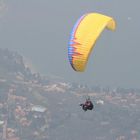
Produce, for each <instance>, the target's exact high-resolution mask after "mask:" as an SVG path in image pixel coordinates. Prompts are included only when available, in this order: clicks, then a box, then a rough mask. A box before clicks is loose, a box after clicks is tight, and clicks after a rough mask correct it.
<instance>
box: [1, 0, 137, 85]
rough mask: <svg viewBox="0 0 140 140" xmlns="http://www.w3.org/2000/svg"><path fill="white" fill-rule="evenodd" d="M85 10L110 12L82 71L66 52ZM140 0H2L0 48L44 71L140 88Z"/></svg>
mask: <svg viewBox="0 0 140 140" xmlns="http://www.w3.org/2000/svg"><path fill="white" fill-rule="evenodd" d="M88 12H99V13H103V14H106V15H109V16H112V17H114V19H115V20H116V22H117V29H116V31H115V32H111V31H108V30H105V31H104V32H103V34H102V35H101V37H100V38H99V40H98V41H97V43H96V47H95V49H94V52H93V53H92V55H91V56H90V59H89V63H88V65H87V69H86V71H85V72H84V73H77V72H75V71H73V69H72V68H71V66H70V64H69V62H68V56H67V46H68V42H69V37H70V32H71V30H72V28H73V25H74V24H75V22H76V21H77V19H78V18H79V17H80V16H81V15H83V14H85V13H88ZM139 12H140V1H139V0H135V1H132V0H123V1H122V0H112V1H111V0H69V1H68V0H0V47H1V48H9V49H10V50H14V51H17V52H18V53H20V54H21V55H23V56H25V57H26V58H27V59H28V60H29V61H30V62H31V63H32V65H33V66H34V68H35V69H36V70H37V71H39V72H40V73H42V74H45V75H50V74H51V75H56V76H60V77H63V78H64V79H66V81H71V82H82V83H85V84H90V85H103V86H123V87H140V86H139V85H140V84H139V83H140V65H139V63H140V14H139Z"/></svg>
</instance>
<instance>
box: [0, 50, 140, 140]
mask: <svg viewBox="0 0 140 140" xmlns="http://www.w3.org/2000/svg"><path fill="white" fill-rule="evenodd" d="M31 71H32V70H31V69H30V68H29V67H27V66H26V65H25V62H24V60H23V57H22V56H21V55H19V54H18V53H16V52H12V51H9V50H7V49H0V139H2V140H5V139H6V140H13V139H14V140H85V139H86V140H92V139H94V140H139V139H140V133H139V132H140V118H139V116H140V110H139V106H140V90H139V89H124V88H115V89H110V88H108V87H104V88H103V87H100V86H92V87H88V86H86V85H80V84H78V83H68V82H65V81H64V80H63V81H62V80H60V79H55V78H51V77H49V78H48V77H45V76H41V74H39V73H32V72H31ZM87 96H90V97H91V100H92V101H93V103H94V105H95V108H94V110H93V111H87V112H84V111H83V110H82V109H81V108H80V106H79V104H80V103H81V102H84V100H85V97H87Z"/></svg>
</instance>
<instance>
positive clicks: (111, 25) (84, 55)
mask: <svg viewBox="0 0 140 140" xmlns="http://www.w3.org/2000/svg"><path fill="white" fill-rule="evenodd" d="M105 28H107V29H109V30H115V28H116V23H115V20H114V19H113V18H111V17H109V16H106V15H102V14H99V13H88V14H85V15H83V16H82V17H81V18H79V20H78V21H77V22H76V24H75V26H74V28H73V30H72V32H71V36H70V41H69V46H68V58H69V62H70V64H71V66H72V68H73V69H74V70H75V71H79V72H82V71H84V70H85V68H86V64H87V62H88V58H89V56H90V53H91V51H92V49H93V48H94V46H95V42H96V40H97V39H98V38H99V36H100V34H101V32H102V31H103V30H104V29H105Z"/></svg>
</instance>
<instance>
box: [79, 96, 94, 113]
mask: <svg viewBox="0 0 140 140" xmlns="http://www.w3.org/2000/svg"><path fill="white" fill-rule="evenodd" d="M80 106H81V107H82V109H83V110H84V111H87V110H92V109H93V108H94V105H93V103H92V102H91V100H90V98H88V99H86V102H85V103H84V104H80Z"/></svg>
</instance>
